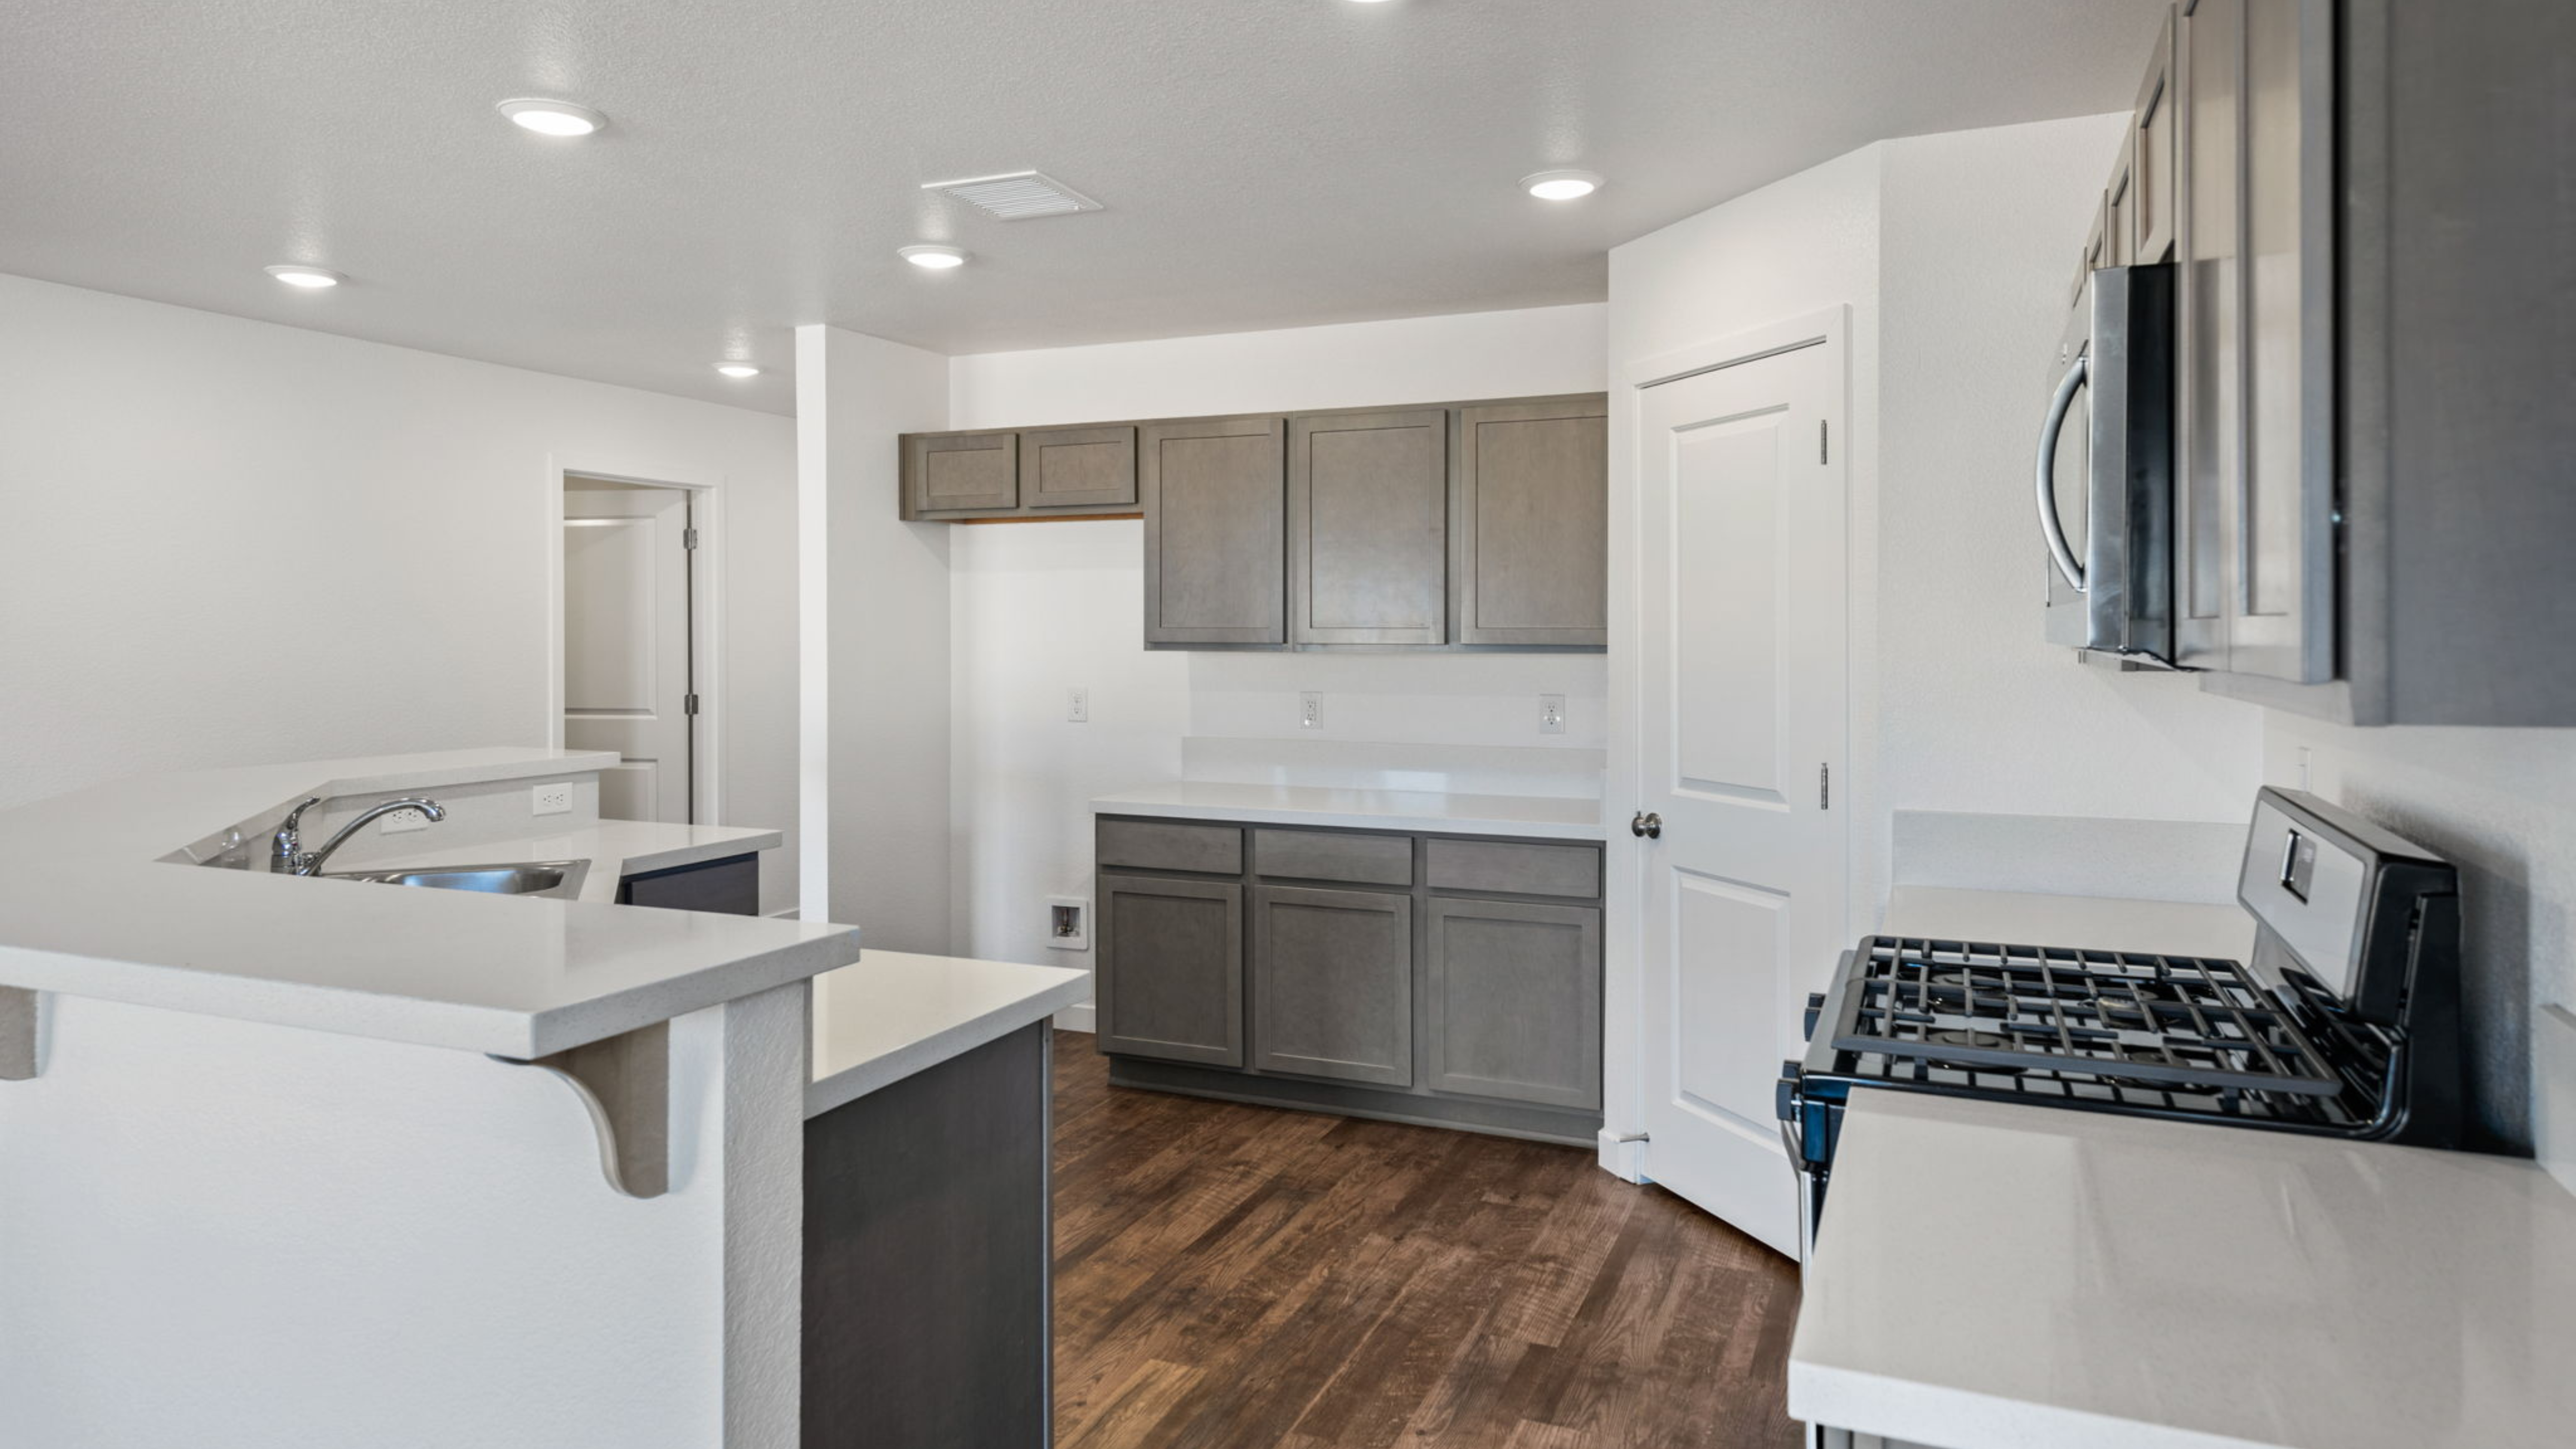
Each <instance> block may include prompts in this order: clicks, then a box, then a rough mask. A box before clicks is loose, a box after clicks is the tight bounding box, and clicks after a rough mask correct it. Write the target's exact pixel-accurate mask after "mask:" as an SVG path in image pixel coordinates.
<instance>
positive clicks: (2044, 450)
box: [2039, 353, 2091, 594]
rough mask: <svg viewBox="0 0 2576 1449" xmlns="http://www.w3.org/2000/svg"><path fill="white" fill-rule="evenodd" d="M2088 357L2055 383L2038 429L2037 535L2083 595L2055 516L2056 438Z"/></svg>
mask: <svg viewBox="0 0 2576 1449" xmlns="http://www.w3.org/2000/svg"><path fill="white" fill-rule="evenodd" d="M2090 362H2091V358H2090V357H2089V356H2087V355H2085V354H2082V353H2078V354H2077V355H2076V358H2075V365H2074V366H2073V367H2070V368H2068V369H2066V377H2065V378H2064V380H2062V381H2060V382H2059V383H2058V384H2057V395H2056V396H2055V397H2052V398H2050V399H2049V400H2048V421H2047V422H2045V423H2042V424H2041V425H2040V429H2039V533H2040V537H2042V538H2045V539H2047V540H2048V552H2049V556H2050V557H2051V558H2054V559H2055V560H2056V561H2057V571H2058V572H2059V573H2061V574H2064V575H2065V576H2066V582H2067V584H2068V585H2069V586H2070V587H2072V588H2073V589H2074V590H2075V591H2076V592H2077V593H2079V594H2080V593H2082V592H2084V565H2083V564H2081V563H2078V562H2077V561H2076V558H2075V550H2074V549H2072V548H2069V547H2067V544H2066V525H2065V524H2064V523H2061V522H2059V521H2058V517H2057V435H2058V433H2060V432H2061V431H2063V430H2064V429H2065V427H2066V410H2067V409H2068V408H2069V407H2072V406H2073V405H2074V403H2075V390H2076V389H2077V388H2079V387H2082V386H2083V385H2084V376H2085V372H2086V369H2087V367H2088V366H2089V364H2090Z"/></svg>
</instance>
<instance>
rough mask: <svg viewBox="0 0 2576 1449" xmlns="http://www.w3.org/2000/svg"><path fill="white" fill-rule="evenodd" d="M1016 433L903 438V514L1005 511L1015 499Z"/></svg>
mask: <svg viewBox="0 0 2576 1449" xmlns="http://www.w3.org/2000/svg"><path fill="white" fill-rule="evenodd" d="M1019 442H1020V440H1019V434H1017V433H939V434H926V433H925V434H914V435H911V436H908V437H906V438H905V439H904V440H903V497H904V505H905V510H906V511H905V514H904V516H905V517H907V518H919V517H931V516H934V515H938V514H945V513H975V512H981V511H989V510H994V509H1003V510H1007V509H1010V508H1014V507H1016V506H1018V504H1019V501H1020V462H1019V457H1020V454H1019Z"/></svg>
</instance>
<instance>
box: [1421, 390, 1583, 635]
mask: <svg viewBox="0 0 2576 1449" xmlns="http://www.w3.org/2000/svg"><path fill="white" fill-rule="evenodd" d="M1609 414H1610V408H1609V399H1608V398H1607V397H1604V396H1600V395H1594V396H1590V397H1579V398H1567V399H1563V400H1559V401H1551V402H1537V403H1507V404H1502V405H1499V406H1492V407H1469V408H1461V409H1459V410H1458V501H1457V517H1456V518H1455V519H1454V520H1453V522H1452V525H1451V538H1452V543H1451V547H1450V578H1451V588H1452V598H1453V605H1454V608H1455V610H1456V613H1455V615H1454V617H1455V618H1456V620H1457V629H1456V637H1457V641H1458V642H1459V643H1461V644H1518V645H1558V646H1563V647H1569V648H1601V647H1604V646H1606V645H1607V644H1608V643H1609V642H1610V590H1609V558H1610V416H1609Z"/></svg>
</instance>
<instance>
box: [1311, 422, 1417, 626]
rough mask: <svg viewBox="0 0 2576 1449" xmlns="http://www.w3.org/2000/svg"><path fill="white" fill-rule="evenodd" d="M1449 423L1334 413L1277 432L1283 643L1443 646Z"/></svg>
mask: <svg viewBox="0 0 2576 1449" xmlns="http://www.w3.org/2000/svg"><path fill="white" fill-rule="evenodd" d="M1448 536H1449V415H1448V413H1447V412H1446V411H1445V410H1443V409H1439V408H1429V409H1423V410H1419V411H1413V412H1380V413H1333V414H1325V415H1316V416H1303V417H1298V418H1295V419H1293V420H1291V422H1290V423H1289V431H1288V584H1289V589H1288V596H1289V602H1290V606H1291V609H1292V613H1291V620H1292V626H1293V627H1292V631H1291V634H1290V638H1291V639H1292V640H1293V641H1294V642H1296V643H1299V644H1440V643H1444V642H1446V641H1447V638H1448V616H1447V609H1448V604H1447V600H1448V575H1447V569H1448Z"/></svg>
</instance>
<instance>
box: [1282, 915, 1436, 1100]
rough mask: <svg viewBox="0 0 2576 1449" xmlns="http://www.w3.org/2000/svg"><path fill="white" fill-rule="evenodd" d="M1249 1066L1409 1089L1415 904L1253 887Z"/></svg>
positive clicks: (1410, 1082)
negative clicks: (1251, 1055)
mask: <svg viewBox="0 0 2576 1449" xmlns="http://www.w3.org/2000/svg"><path fill="white" fill-rule="evenodd" d="M1252 974H1253V979H1254V980H1255V981H1256V982H1257V983H1259V984H1258V987H1257V989H1256V994H1255V996H1254V999H1253V1027H1252V1034H1253V1041H1254V1045H1255V1052H1254V1060H1253V1065H1254V1066H1257V1067H1259V1068H1261V1069H1262V1070H1263V1071H1266V1072H1295V1073H1297V1074H1299V1075H1301V1076H1309V1077H1335V1078H1339V1079H1341V1080H1343V1081H1349V1082H1374V1083H1377V1084H1379V1085H1382V1086H1390V1087H1404V1086H1410V1085H1412V1083H1413V898H1412V897H1411V896H1404V895H1396V894H1394V893H1392V892H1380V891H1335V890H1315V889H1311V888H1308V887H1303V886H1257V887H1255V888H1254V890H1253V893H1252Z"/></svg>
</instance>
